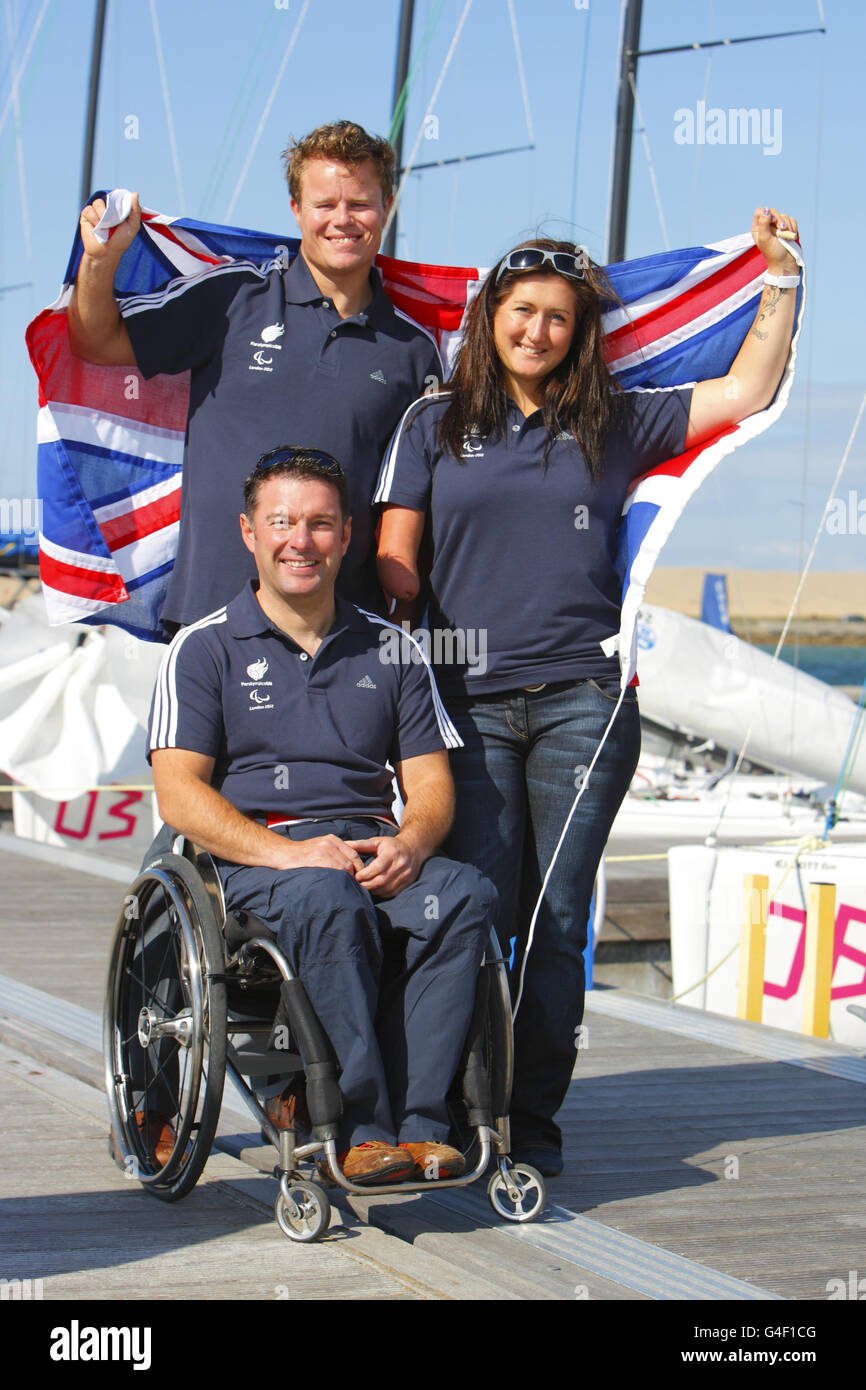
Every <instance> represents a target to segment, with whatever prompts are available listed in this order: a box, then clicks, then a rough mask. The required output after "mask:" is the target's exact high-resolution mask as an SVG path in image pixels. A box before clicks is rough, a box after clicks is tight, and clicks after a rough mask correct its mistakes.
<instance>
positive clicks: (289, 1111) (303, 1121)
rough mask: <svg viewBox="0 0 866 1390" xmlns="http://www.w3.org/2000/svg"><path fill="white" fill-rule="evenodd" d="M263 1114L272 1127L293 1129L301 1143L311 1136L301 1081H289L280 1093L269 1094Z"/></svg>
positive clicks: (311, 1130) (305, 1095)
mask: <svg viewBox="0 0 866 1390" xmlns="http://www.w3.org/2000/svg"><path fill="white" fill-rule="evenodd" d="M265 1114H266V1115H267V1117H268V1119H269V1120H270V1122H271V1124H272V1125H273V1126H274V1129H293V1130H294V1131H295V1134H296V1136H297V1139H298V1141H299V1142H300V1143H302V1144H305V1143H307V1141H308V1140H309V1139H310V1138H311V1137H312V1133H313V1126H312V1122H311V1121H310V1113H309V1111H308V1110H307V1088H306V1085H305V1083H304V1082H303V1081H299V1082H298V1081H290V1082H289V1084H288V1086H287V1087H286V1088H285V1090H284V1091H282V1092H281V1093H280V1095H278V1096H269V1097H268V1099H267V1100H266V1101H265Z"/></svg>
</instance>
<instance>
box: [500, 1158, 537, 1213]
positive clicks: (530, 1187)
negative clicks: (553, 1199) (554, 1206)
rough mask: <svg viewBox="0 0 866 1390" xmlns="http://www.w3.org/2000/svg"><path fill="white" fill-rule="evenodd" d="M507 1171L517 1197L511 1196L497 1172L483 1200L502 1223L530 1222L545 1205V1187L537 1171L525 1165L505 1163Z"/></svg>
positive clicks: (502, 1178)
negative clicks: (503, 1220) (485, 1198)
mask: <svg viewBox="0 0 866 1390" xmlns="http://www.w3.org/2000/svg"><path fill="white" fill-rule="evenodd" d="M508 1171H509V1173H510V1175H511V1178H512V1181H513V1183H514V1187H515V1190H516V1193H517V1195H516V1196H512V1195H511V1194H510V1193H509V1191H508V1187H507V1185H506V1182H505V1179H504V1177H503V1176H502V1173H501V1172H500V1171H499V1170H498V1169H497V1171H496V1172H495V1173H494V1174H493V1176H492V1178H491V1179H490V1182H489V1183H488V1184H487V1196H488V1197H489V1198H490V1205H491V1206H492V1207H493V1210H494V1211H495V1212H496V1214H497V1216H504V1217H505V1220H506V1221H534V1220H535V1218H536V1216H538V1214H539V1212H541V1211H542V1210H543V1209H544V1204H545V1202H546V1201H547V1184H546V1183H545V1181H544V1178H543V1177H542V1176H541V1174H540V1173H539V1171H538V1169H537V1168H531V1167H530V1166H529V1164H528V1163H509V1165H508Z"/></svg>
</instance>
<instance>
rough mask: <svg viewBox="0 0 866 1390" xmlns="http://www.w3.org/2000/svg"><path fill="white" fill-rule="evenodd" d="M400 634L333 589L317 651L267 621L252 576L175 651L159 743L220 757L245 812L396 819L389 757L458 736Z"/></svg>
mask: <svg viewBox="0 0 866 1390" xmlns="http://www.w3.org/2000/svg"><path fill="white" fill-rule="evenodd" d="M399 633H400V629H399V628H395V627H394V625H393V624H391V623H387V622H385V621H384V620H383V619H381V618H380V617H379V616H378V615H377V614H375V613H370V614H365V613H363V612H362V611H361V610H360V609H359V608H356V607H355V606H354V605H353V604H351V603H348V602H346V601H345V600H344V599H337V604H336V617H335V621H334V625H333V627H332V628H331V630H330V632H329V633H328V635H327V637H326V638H325V639H324V641H323V642H322V644H321V646H320V647H319V649H318V651H317V652H316V654H315V656H314V657H310V656H309V655H308V653H307V652H305V651H304V650H303V648H301V647H299V646H298V645H297V643H295V642H293V641H292V639H291V638H290V637H288V636H287V635H286V633H284V632H281V631H280V630H279V628H276V627H274V626H273V625H272V623H271V621H270V619H269V618H268V617H267V615H266V614H265V613H264V611H263V610H262V608H261V607H260V606H259V602H258V599H257V598H256V592H255V585H254V584H253V583H249V584H247V585H245V587H244V588H243V589H242V590H241V592H240V594H238V595H237V597H236V598H234V599H233V600H232V602H231V603H229V604H228V606H227V607H225V608H220V609H217V611H216V612H214V613H210V614H208V616H207V617H205V618H202V619H201V620H200V621H199V622H197V623H194V624H192V626H190V627H187V628H184V629H183V631H182V632H179V633H178V634H177V636H176V637H175V639H174V641H173V642H172V644H171V646H170V647H169V649H168V651H167V652H166V655H165V658H164V660H163V663H162V666H161V668H160V672H159V676H158V678H157V683H156V688H155V691H154V696H153V703H152V705H151V715H150V743H149V748H150V752H152V751H153V750H154V749H155V748H184V749H188V750H189V751H190V752H194V753H204V754H206V755H207V756H208V757H211V758H214V759H215V765H214V773H213V778H212V781H211V785H212V786H213V787H215V788H216V790H217V791H219V792H221V793H222V795H223V796H224V797H225V798H226V800H227V801H230V802H231V803H232V805H233V806H235V807H237V809H238V810H239V811H242V812H244V813H245V814H246V815H260V814H263V813H264V814H270V815H285V816H291V817H299V818H304V817H315V818H321V819H329V818H333V817H337V816H358V815H367V816H371V815H372V816H388V815H390V814H391V810H392V802H393V796H394V793H393V786H392V772H391V769H390V768H389V767H388V766H387V764H388V763H389V762H390V763H391V764H392V765H395V764H396V763H398V762H400V761H402V760H403V759H405V758H415V757H418V756H420V755H421V754H423V753H435V752H438V751H439V750H440V749H443V748H459V747H460V746H461V741H460V737H459V735H458V734H457V732H456V730H455V729H454V726H453V725H452V724H451V721H450V720H449V719H448V716H447V715H446V713H445V711H444V709H443V707H442V703H441V700H440V698H439V694H438V691H437V690H436V684H435V681H434V678H433V672H432V670H431V669H430V666H429V665H428V664H427V662H426V661H425V660H424V659H423V654H422V652H421V651H420V649H418V648H416V647H411V650H408V651H407V650H406V647H407V645H409V644H407V643H406V642H405V641H404V640H403V639H402V638H401V637H399ZM394 638H397V640H396V641H394V640H392V639H394ZM149 756H150V753H149V754H148V757H149Z"/></svg>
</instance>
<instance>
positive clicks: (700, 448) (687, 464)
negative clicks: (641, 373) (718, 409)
mask: <svg viewBox="0 0 866 1390" xmlns="http://www.w3.org/2000/svg"><path fill="white" fill-rule="evenodd" d="M739 428H740V426H739V424H736V425H727V426H726V427H725V429H723V430H719V431H718V433H717V434H711V435H709V436H708V437H707V438H706V439H702V440H701V442H700V443H699V444H696V445H695V446H694V448H692V449H687V450H686V451H685V453H683V454H677V456H676V458H673V459H669V460H668V461H667V462H666V463H660V464H658V465H657V466H656V467H655V468H650V469H648V470H647V472H646V473H641V475H640V477H639V478H635V480H634V482H633V483H630V484H629V487H628V489H627V491H626V496H628V495H629V494H630V493H632V492H634V490H635V488H636V487H637V485H638V483H642V482H643V481H644V480H645V479H646V478H682V477H683V476H684V475H685V474H686V473H688V471H689V469H690V468H691V466H692V464H693V463H694V461H695V459H697V458H699V457H700V456H701V454H703V453H705V452H706V451H707V449H709V448H710V447H711V445H713V444H715V443H716V442H717V441H718V440H719V439H724V437H725V435H727V434H736V432H737V430H738V429H739Z"/></svg>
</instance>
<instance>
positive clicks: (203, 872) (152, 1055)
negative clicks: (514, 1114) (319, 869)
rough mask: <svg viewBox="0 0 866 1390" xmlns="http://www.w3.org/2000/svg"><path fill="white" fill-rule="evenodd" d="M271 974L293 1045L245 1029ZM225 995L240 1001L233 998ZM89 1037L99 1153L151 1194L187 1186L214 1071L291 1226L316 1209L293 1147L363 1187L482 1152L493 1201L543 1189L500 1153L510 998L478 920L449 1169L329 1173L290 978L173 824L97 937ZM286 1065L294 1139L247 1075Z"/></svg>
mask: <svg viewBox="0 0 866 1390" xmlns="http://www.w3.org/2000/svg"><path fill="white" fill-rule="evenodd" d="M240 918H244V919H246V923H245V925H244V924H243V923H242V922H241V921H240V920H239V919H240ZM229 926H231V928H232V929H233V935H234V937H235V938H236V940H237V939H239V938H244V939H240V940H239V944H237V946H236V949H232V948H231V947H230V946H229V944H228V941H227V938H226V928H227V927H229ZM229 934H232V933H231V932H230V933H229ZM263 957H264V961H263V959H262V958H263ZM275 985H276V986H278V987H279V991H280V999H281V1001H282V1002H283V1005H284V1007H285V1009H286V1011H287V1016H288V1020H289V1024H288V1026H289V1033H290V1036H291V1038H292V1040H293V1041H294V1042H295V1045H296V1047H297V1051H288V1050H280V1051H274V1050H272V1049H269V1048H268V1047H267V1046H264V1047H262V1046H258V1047H257V1045H256V1040H257V1039H263V1038H267V1039H268V1040H270V1038H271V1036H272V1034H273V1031H274V1001H273V987H274V986H275ZM230 996H231V998H230ZM239 996H245V998H246V999H247V1000H248V1001H249V1002H248V1003H246V1005H245V1006H244V1007H241V1006H240V1004H239ZM262 996H264V1003H263V1005H262V1007H260V1008H259V1009H258V1010H256V1008H255V1003H256V1002H257V1000H258V998H259V997H262ZM103 1037H104V1052H105V1073H106V1090H107V1093H108V1102H109V1109H110V1113H111V1128H112V1141H111V1145H110V1147H111V1151H112V1156H113V1157H114V1158H115V1161H117V1162H119V1163H120V1164H121V1166H122V1167H123V1168H124V1169H125V1171H126V1172H127V1173H128V1174H129V1176H132V1177H135V1178H137V1179H138V1180H139V1181H140V1182H141V1183H142V1185H143V1186H144V1187H145V1189H146V1190H147V1191H149V1192H151V1193H152V1194H153V1196H155V1197H157V1198H160V1199H161V1200H163V1201H168V1202H172V1201H178V1200H179V1199H180V1198H182V1197H184V1196H186V1195H187V1193H188V1192H190V1191H191V1190H192V1188H193V1187H194V1186H195V1183H196V1182H197V1180H198V1178H199V1176H200V1174H201V1172H202V1169H203V1168H204V1165H205V1163H206V1162H207V1159H208V1157H209V1155H210V1152H211V1147H212V1145H213V1141H214V1138H215V1135H216V1129H217V1124H218V1122H219V1115H220V1107H221V1104H222V1095H223V1087H224V1084H225V1074H226V1071H228V1074H229V1076H230V1077H231V1079H232V1081H233V1082H234V1083H235V1085H236V1087H237V1089H238V1090H239V1092H240V1094H241V1096H242V1098H243V1100H244V1102H245V1104H246V1105H247V1107H248V1109H249V1110H250V1112H251V1114H252V1116H253V1117H254V1119H255V1121H256V1123H257V1125H258V1126H259V1127H260V1129H261V1131H262V1135H263V1137H267V1139H268V1140H269V1141H270V1143H271V1144H273V1146H274V1147H275V1149H276V1150H277V1154H278V1161H277V1163H276V1166H275V1168H274V1175H275V1176H276V1177H277V1178H278V1179H279V1183H280V1191H279V1195H278V1197H277V1201H276V1206H275V1215H276V1219H277V1222H278V1224H279V1226H280V1229H281V1230H282V1231H283V1232H284V1233H285V1234H286V1235H287V1236H288V1237H289V1238H290V1239H292V1240H298V1241H311V1240H316V1239H317V1238H318V1237H319V1236H320V1235H322V1234H323V1232H324V1231H325V1230H326V1229H327V1227H328V1223H329V1220H330V1201H329V1198H328V1195H327V1192H326V1191H325V1189H324V1187H322V1186H321V1184H320V1182H317V1181H315V1180H314V1179H312V1178H308V1177H305V1176H304V1175H303V1174H302V1173H301V1172H300V1170H299V1168H298V1164H299V1163H301V1162H304V1161H307V1160H315V1159H318V1161H319V1165H320V1170H321V1167H324V1168H326V1170H327V1178H328V1179H329V1180H330V1182H331V1183H333V1184H335V1185H336V1186H338V1187H340V1188H342V1189H343V1190H344V1191H346V1192H349V1193H352V1194H355V1195H358V1196H367V1197H368V1196H376V1195H379V1194H384V1193H409V1192H420V1191H430V1190H431V1186H432V1188H433V1190H440V1189H442V1188H446V1187H466V1186H468V1185H469V1184H470V1183H472V1182H475V1181H476V1180H477V1179H478V1178H480V1177H481V1176H482V1175H483V1174H484V1172H485V1171H486V1169H487V1167H488V1164H489V1161H490V1157H491V1154H495V1156H496V1162H497V1166H496V1170H495V1171H494V1173H493V1175H492V1177H491V1178H490V1180H489V1183H488V1197H489V1199H490V1202H491V1205H492V1206H493V1209H494V1211H495V1212H496V1213H497V1214H498V1215H500V1216H502V1217H503V1218H504V1219H506V1220H508V1221H521V1222H523V1221H531V1220H533V1219H534V1218H535V1217H536V1216H537V1215H538V1214H539V1213H540V1211H541V1210H542V1208H543V1207H544V1204H545V1202H546V1197H547V1194H546V1188H545V1183H544V1179H543V1178H542V1177H541V1175H540V1174H539V1173H538V1172H537V1171H536V1170H535V1169H534V1168H531V1167H530V1166H529V1165H526V1164H514V1163H512V1162H511V1160H510V1158H509V1148H510V1132H509V1122H508V1105H509V1102H510V1096H511V1083H512V1073H513V1035H512V1026H511V999H510V993H509V988H508V977H507V973H506V969H505V962H504V961H503V959H502V955H501V952H500V949H499V944H498V942H497V940H496V936H495V933H493V932H492V931H491V944H490V947H489V949H488V951H487V952H486V953H485V957H484V961H483V962H482V966H481V970H480V973H479V983H478V988H477V991H476V1002H475V1010H474V1013H473V1019H472V1023H471V1025H470V1030H469V1035H468V1038H467V1041H466V1045H465V1048H464V1052H463V1060H462V1062H461V1066H460V1068H459V1070H458V1076H459V1077H461V1076H462V1085H463V1100H464V1103H465V1104H466V1108H467V1115H468V1120H469V1127H470V1128H471V1129H472V1130H473V1131H474V1137H473V1140H472V1143H471V1145H470V1148H469V1149H468V1150H467V1154H468V1155H472V1154H473V1151H474V1162H469V1166H468V1170H467V1171H466V1172H465V1173H464V1174H463V1175H462V1176H461V1177H459V1178H441V1179H436V1180H435V1181H434V1182H433V1183H432V1184H431V1182H430V1181H426V1180H425V1181H419V1182H412V1181H404V1182H400V1183H391V1184H371V1185H367V1184H363V1185H361V1184H355V1183H352V1182H351V1181H350V1180H349V1179H348V1178H346V1177H345V1176H344V1174H343V1172H342V1170H341V1168H340V1164H339V1160H338V1156H337V1147H336V1138H337V1126H338V1121H339V1118H340V1109H341V1100H340V1094H339V1086H338V1066H337V1063H336V1059H335V1058H334V1054H333V1050H332V1048H331V1046H330V1043H329V1041H328V1039H327V1037H326V1036H325V1034H324V1031H323V1029H322V1027H321V1024H320V1023H319V1021H318V1018H317V1017H316V1015H315V1012H314V1011H313V1009H312V1006H311V1004H310V1001H309V998H308V996H307V994H306V991H305V990H304V988H303V984H302V982H301V981H300V980H299V979H298V978H297V977H296V975H295V974H294V971H293V970H292V967H291V965H290V964H289V962H288V961H287V959H286V957H285V955H284V954H283V952H282V951H281V950H280V948H279V946H278V945H277V944H276V941H275V940H274V933H273V932H272V931H271V929H270V928H268V927H267V926H266V925H265V924H264V923H261V922H259V921H258V919H256V918H254V917H253V916H252V914H238V915H237V916H236V915H235V914H231V913H229V914H227V913H226V910H225V903H224V899H223V893H222V885H221V883H220V880H219V877H218V875H217V872H216V868H215V866H214V863H213V860H212V859H211V857H210V855H209V854H207V853H206V852H205V851H203V850H200V849H198V848H196V847H195V846H194V845H192V844H191V843H190V842H189V841H187V840H185V839H184V838H183V837H182V836H175V837H174V840H173V841H172V846H171V853H163V854H158V855H157V856H156V857H155V858H154V859H153V860H151V861H150V862H149V863H147V864H146V866H145V867H144V868H143V870H142V872H141V873H140V875H139V876H138V878H137V879H136V881H135V883H134V884H133V885H132V887H131V888H130V890H129V892H128V893H127V895H126V897H125V899H124V905H123V909H122V911H121V913H120V916H119V918H118V922H117V927H116V929H115V934H114V940H113V944H112V948H111V956H110V962H109V969H108V981H107V986H106V995H105V1013H104V1030H103ZM299 1072H303V1073H304V1074H305V1077H306V1084H307V1104H308V1108H309V1112H310V1118H311V1121H312V1130H313V1136H314V1137H313V1141H312V1142H310V1143H306V1144H298V1143H296V1139H295V1133H294V1131H293V1130H278V1129H276V1127H275V1126H274V1125H273V1123H272V1122H271V1120H270V1119H269V1117H268V1115H267V1113H266V1111H265V1110H264V1108H263V1106H262V1105H261V1104H260V1103H259V1100H258V1098H257V1097H256V1094H255V1092H254V1090H253V1087H252V1086H251V1085H250V1084H249V1082H248V1081H247V1080H246V1077H248V1076H249V1077H251V1078H254V1077H255V1076H256V1075H261V1074H269V1075H274V1074H276V1075H283V1074H285V1075H287V1076H288V1075H290V1074H296V1073H299ZM168 1110H170V1111H171V1112H172V1113H171V1115H170V1116H169V1115H168ZM167 1116H168V1119H169V1121H170V1135H171V1138H172V1140H173V1143H172V1148H171V1153H170V1155H168V1157H167V1158H166V1159H165V1161H164V1162H162V1161H160V1160H158V1159H157V1158H156V1154H155V1147H156V1143H155V1140H154V1132H155V1131H156V1130H159V1135H160V1137H161V1136H164V1132H165V1131H164V1129H163V1122H164V1120H165V1119H166V1117H167Z"/></svg>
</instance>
